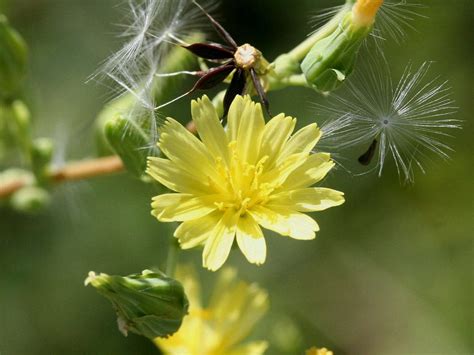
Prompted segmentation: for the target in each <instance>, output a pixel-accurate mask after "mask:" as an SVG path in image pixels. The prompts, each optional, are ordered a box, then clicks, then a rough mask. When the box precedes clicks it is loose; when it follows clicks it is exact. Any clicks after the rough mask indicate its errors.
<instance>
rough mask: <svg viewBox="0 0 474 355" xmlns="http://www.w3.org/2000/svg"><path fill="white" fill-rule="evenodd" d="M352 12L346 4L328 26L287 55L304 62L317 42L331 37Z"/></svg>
mask: <svg viewBox="0 0 474 355" xmlns="http://www.w3.org/2000/svg"><path fill="white" fill-rule="evenodd" d="M350 10H351V5H350V4H349V3H346V5H344V6H343V7H342V8H341V10H340V11H339V12H338V13H337V15H335V16H334V17H333V18H332V19H331V20H330V21H329V22H328V23H327V24H325V25H324V26H322V27H321V28H320V29H318V30H317V31H315V32H314V33H313V34H312V35H311V36H309V37H308V38H307V39H306V40H304V41H303V42H301V43H300V44H299V45H298V46H296V47H295V48H293V49H292V50H291V51H289V52H288V53H287V54H288V56H290V57H291V59H293V60H295V61H298V62H300V61H302V60H303V59H304V57H306V55H307V54H308V53H309V51H310V50H311V48H313V46H314V45H315V43H316V42H318V41H320V40H321V39H323V38H325V37H327V36H329V35H330V34H331V33H332V32H334V30H335V29H336V27H337V26H339V23H340V22H341V20H342V18H343V17H344V16H345V15H346V14H347V12H348V11H350Z"/></svg>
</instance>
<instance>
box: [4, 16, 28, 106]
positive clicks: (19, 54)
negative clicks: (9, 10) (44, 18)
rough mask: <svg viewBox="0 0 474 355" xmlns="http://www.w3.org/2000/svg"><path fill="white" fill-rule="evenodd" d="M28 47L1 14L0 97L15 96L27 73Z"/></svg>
mask: <svg viewBox="0 0 474 355" xmlns="http://www.w3.org/2000/svg"><path fill="white" fill-rule="evenodd" d="M27 60H28V48H27V46H26V43H25V41H24V40H23V38H22V37H21V36H20V35H19V34H18V32H16V31H15V30H14V29H13V28H12V27H10V25H9V24H8V20H7V18H6V17H5V16H4V15H0V97H1V98H10V97H11V96H14V95H15V94H16V92H17V91H18V89H19V88H20V87H21V85H22V83H23V79H24V78H25V75H26V70H27Z"/></svg>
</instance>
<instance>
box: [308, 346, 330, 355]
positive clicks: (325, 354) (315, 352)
mask: <svg viewBox="0 0 474 355" xmlns="http://www.w3.org/2000/svg"><path fill="white" fill-rule="evenodd" d="M306 355H334V354H333V352H332V351H329V350H328V349H326V348H322V349H318V348H316V347H312V348H311V349H309V350H306Z"/></svg>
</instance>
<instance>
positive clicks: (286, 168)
mask: <svg viewBox="0 0 474 355" xmlns="http://www.w3.org/2000/svg"><path fill="white" fill-rule="evenodd" d="M306 159H307V154H306V153H303V154H293V155H290V156H288V157H287V158H286V159H282V160H281V161H280V163H279V164H278V165H277V166H276V167H275V168H273V169H272V170H270V171H268V172H266V173H264V174H263V175H262V177H261V178H260V183H268V184H271V185H273V186H280V185H282V184H283V183H284V182H285V181H286V179H287V178H288V176H290V174H291V173H292V172H293V171H294V170H295V169H297V168H298V167H299V166H300V165H301V164H303V163H304V162H305V161H306Z"/></svg>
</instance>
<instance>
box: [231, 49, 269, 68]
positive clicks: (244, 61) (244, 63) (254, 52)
mask: <svg viewBox="0 0 474 355" xmlns="http://www.w3.org/2000/svg"><path fill="white" fill-rule="evenodd" d="M261 57H262V53H261V52H260V51H259V50H258V49H257V48H255V47H253V46H251V45H250V44H248V43H246V44H244V45H242V46H240V47H239V48H237V51H236V52H235V54H234V59H235V63H236V64H237V66H238V67H240V68H242V69H246V70H247V69H250V68H253V67H254V66H255V64H256V63H257V62H258V61H259V60H260V58H261Z"/></svg>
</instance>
